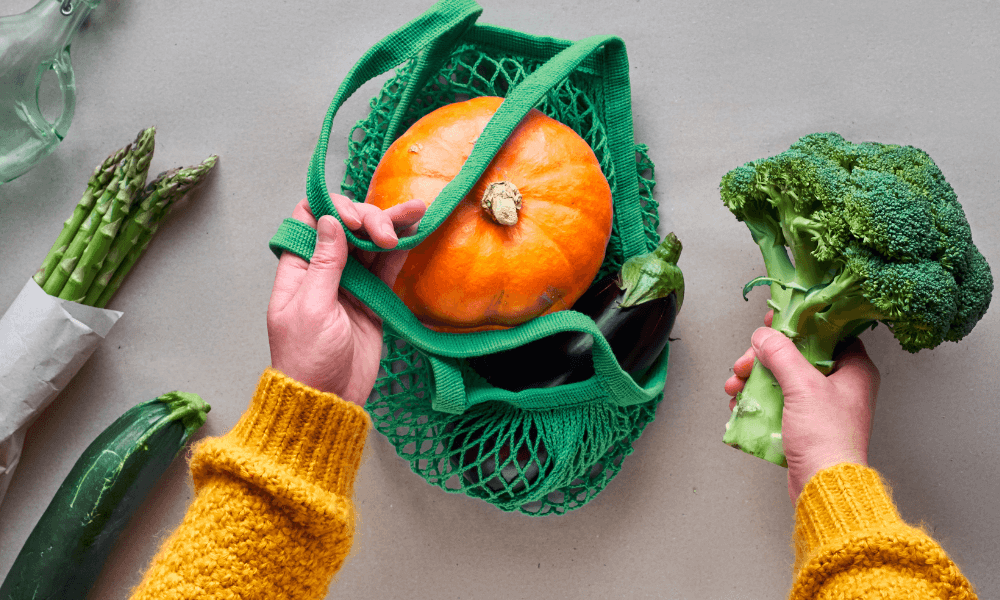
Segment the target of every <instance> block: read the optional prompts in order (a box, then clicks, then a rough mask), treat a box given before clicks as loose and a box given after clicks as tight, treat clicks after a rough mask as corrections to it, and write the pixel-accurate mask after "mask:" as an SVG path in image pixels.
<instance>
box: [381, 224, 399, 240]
mask: <svg viewBox="0 0 1000 600" xmlns="http://www.w3.org/2000/svg"><path fill="white" fill-rule="evenodd" d="M382 233H384V234H385V235H387V236H388V237H391V238H392V239H394V240H398V239H399V238H398V237H397V236H396V230H395V229H393V228H392V225H383V226H382Z"/></svg>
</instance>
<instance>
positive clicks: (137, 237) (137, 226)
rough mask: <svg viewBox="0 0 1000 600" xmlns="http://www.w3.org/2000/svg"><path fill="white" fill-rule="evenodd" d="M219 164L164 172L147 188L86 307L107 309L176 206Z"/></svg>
mask: <svg viewBox="0 0 1000 600" xmlns="http://www.w3.org/2000/svg"><path fill="white" fill-rule="evenodd" d="M217 161H218V157H217V156H215V155H212V156H210V157H208V158H207V159H205V161H204V162H202V163H201V164H200V165H195V166H193V167H187V168H183V169H171V170H169V171H164V172H163V173H160V175H159V176H157V178H156V179H155V180H153V181H152V182H150V183H149V185H147V186H146V189H145V190H144V191H143V194H142V197H141V200H140V202H139V204H138V207H137V208H136V210H134V211H133V213H132V214H131V215H130V216H129V219H128V223H127V225H126V226H125V228H124V229H123V230H122V232H121V233H119V235H118V237H117V238H115V241H114V243H113V244H112V246H111V248H110V249H109V250H108V254H107V258H106V259H105V261H104V264H103V265H102V266H101V270H100V272H98V274H97V276H96V277H95V278H94V281H93V283H91V285H90V289H89V290H88V291H87V295H86V297H85V298H84V300H83V303H84V304H89V305H91V306H96V307H98V308H103V307H104V306H106V305H107V303H108V301H109V300H110V299H111V296H112V295H114V293H115V292H116V291H117V290H118V288H119V287H120V286H121V283H122V281H123V280H124V279H125V276H126V275H127V274H128V272H129V270H130V269H131V268H132V266H133V265H134V264H135V262H136V261H137V260H138V259H139V257H140V256H141V255H142V252H143V251H144V250H145V248H146V246H147V245H148V244H149V240H150V239H152V237H153V234H154V233H156V230H157V229H158V228H159V225H160V222H161V221H162V220H163V218H164V216H166V214H167V213H168V212H169V211H170V209H171V207H172V206H173V204H174V203H175V202H177V201H178V200H180V199H181V198H183V197H184V196H185V195H187V194H188V193H189V192H190V191H191V190H192V189H194V188H195V187H196V186H197V185H198V184H199V183H201V182H202V181H204V179H205V177H206V176H207V175H208V173H209V172H210V171H211V170H212V169H213V168H214V167H215V164H216V162H217Z"/></svg>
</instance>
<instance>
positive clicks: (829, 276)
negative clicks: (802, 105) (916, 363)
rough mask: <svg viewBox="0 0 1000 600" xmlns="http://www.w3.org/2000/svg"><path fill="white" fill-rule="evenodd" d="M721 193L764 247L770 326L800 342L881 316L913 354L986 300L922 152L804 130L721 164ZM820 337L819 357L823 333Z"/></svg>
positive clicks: (976, 263)
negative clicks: (765, 153) (730, 164)
mask: <svg viewBox="0 0 1000 600" xmlns="http://www.w3.org/2000/svg"><path fill="white" fill-rule="evenodd" d="M721 195H722V200H723V202H724V203H725V205H726V206H727V207H728V208H729V209H730V210H731V211H732V212H733V214H734V215H735V216H736V217H737V218H738V219H739V220H741V221H743V222H744V223H745V224H746V225H747V227H748V228H749V229H750V231H751V233H752V235H753V238H754V241H755V242H756V243H757V244H758V246H760V247H761V251H762V253H763V255H764V260H765V263H766V266H767V270H768V277H767V278H763V280H762V281H760V282H759V283H770V284H771V289H772V300H771V302H770V304H771V306H772V307H773V308H774V309H775V322H776V323H778V324H779V325H777V327H780V328H781V329H782V331H784V332H785V333H786V335H789V337H792V338H793V339H796V341H797V342H802V344H800V345H801V346H804V347H805V346H809V343H808V342H809V340H805V339H802V338H803V337H804V336H817V335H818V336H826V337H828V338H829V337H830V336H834V337H835V338H836V339H835V340H833V342H832V343H835V342H836V341H840V340H841V339H843V338H845V337H850V336H852V335H855V334H856V333H857V331H859V330H862V329H864V327H865V326H866V325H870V326H873V325H874V324H875V323H876V322H882V323H885V324H886V325H888V326H889V328H890V329H891V330H892V332H893V335H894V336H895V337H896V339H898V340H899V342H900V344H901V345H902V347H903V348H904V349H906V350H908V351H910V352H916V351H918V350H920V349H922V348H933V347H935V346H937V345H938V344H940V343H941V342H942V341H945V340H950V341H958V340H960V339H962V338H963V337H965V336H966V335H967V334H968V333H969V332H970V331H972V328H973V327H974V326H975V324H976V323H977V322H978V321H979V320H980V319H981V318H982V317H983V315H984V314H985V313H986V309H987V308H988V307H989V303H990V299H991V296H992V291H993V277H992V274H991V272H990V268H989V265H988V264H987V263H986V260H985V259H984V258H983V256H982V254H981V253H980V252H979V250H978V249H977V248H976V246H975V244H973V242H972V232H971V229H970V227H969V223H968V221H967V219H966V217H965V212H964V211H963V210H962V207H961V205H960V204H959V202H958V198H957V197H956V195H955V192H954V190H953V189H952V187H951V185H949V184H948V182H947V181H946V180H945V178H944V175H943V174H942V173H941V170H940V169H939V168H938V167H937V165H936V164H935V163H934V161H933V160H932V159H931V157H930V156H929V155H928V154H927V153H926V152H924V151H922V150H919V149H917V148H914V147H912V146H897V145H891V144H880V143H876V142H865V143H858V144H854V143H851V142H848V141H846V140H844V138H843V137H841V136H840V135H838V134H836V133H817V134H813V135H808V136H805V137H803V138H802V139H800V140H799V141H798V142H796V143H795V144H793V145H792V146H791V147H790V148H789V149H788V150H786V151H785V152H782V153H781V154H778V155H777V156H773V157H770V158H765V159H761V160H756V161H752V162H749V163H747V164H745V165H743V166H741V167H738V168H736V169H734V170H732V171H730V172H729V173H727V174H726V175H725V176H724V177H723V179H722V184H721ZM752 283H753V282H752ZM814 341H815V340H814ZM814 345H815V344H814ZM819 345H820V346H822V347H823V350H824V351H823V352H821V353H820V356H817V357H816V362H817V363H821V362H824V363H825V362H826V361H827V360H828V357H825V356H823V355H825V354H826V350H827V349H830V350H831V351H832V348H829V347H830V345H831V340H830V339H826V340H823V343H821V344H819Z"/></svg>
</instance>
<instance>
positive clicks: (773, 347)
mask: <svg viewBox="0 0 1000 600" xmlns="http://www.w3.org/2000/svg"><path fill="white" fill-rule="evenodd" d="M750 346H751V347H752V348H753V353H754V356H756V357H757V360H759V361H760V364H762V365H764V366H765V367H766V368H767V369H768V370H769V371H771V373H773V374H774V378H775V379H776V380H777V381H778V385H780V386H781V390H782V392H784V394H785V396H788V395H789V393H794V392H793V391H794V390H795V389H797V388H798V387H799V386H801V385H802V384H803V383H804V382H806V381H808V380H809V379H811V378H813V377H816V376H819V377H822V374H821V373H820V372H819V371H818V370H817V369H816V367H814V366H812V365H811V364H810V363H809V361H808V360H806V358H805V357H804V356H802V353H801V352H799V349H798V348H796V347H795V343H794V342H792V340H790V339H788V337H787V336H785V335H784V334H783V333H781V332H780V331H777V330H775V329H771V328H770V327H760V328H758V329H757V331H754V332H753V336H752V337H751V338H750Z"/></svg>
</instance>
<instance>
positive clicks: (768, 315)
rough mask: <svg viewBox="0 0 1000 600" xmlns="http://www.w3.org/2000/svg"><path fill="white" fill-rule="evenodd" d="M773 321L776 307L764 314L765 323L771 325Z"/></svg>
mask: <svg viewBox="0 0 1000 600" xmlns="http://www.w3.org/2000/svg"><path fill="white" fill-rule="evenodd" d="M773 322H774V309H771V310H769V311H767V313H766V314H765V315H764V325H767V326H768V327H770V326H771V323H773Z"/></svg>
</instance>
